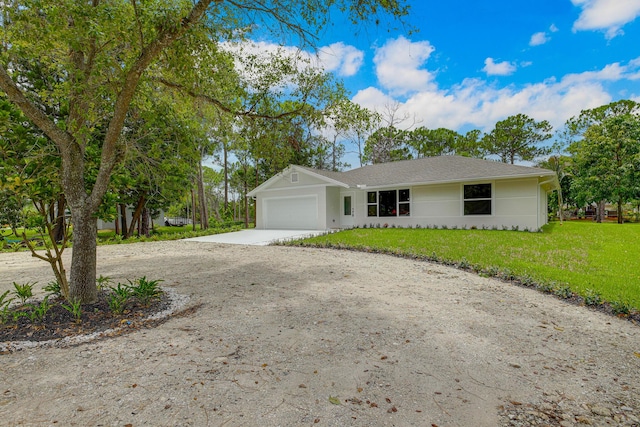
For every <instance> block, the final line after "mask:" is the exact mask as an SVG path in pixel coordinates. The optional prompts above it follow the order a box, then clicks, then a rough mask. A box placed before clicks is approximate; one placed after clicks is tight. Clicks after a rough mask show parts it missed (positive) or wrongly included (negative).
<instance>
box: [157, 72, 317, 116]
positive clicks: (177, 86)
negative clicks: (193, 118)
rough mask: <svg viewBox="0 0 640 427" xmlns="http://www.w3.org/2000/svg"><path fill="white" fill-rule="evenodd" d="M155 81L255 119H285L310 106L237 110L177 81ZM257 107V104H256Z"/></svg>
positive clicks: (227, 111)
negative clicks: (275, 111) (278, 110)
mask: <svg viewBox="0 0 640 427" xmlns="http://www.w3.org/2000/svg"><path fill="white" fill-rule="evenodd" d="M153 80H154V81H156V82H158V83H160V84H163V85H165V86H167V87H169V88H171V89H175V90H177V91H179V92H181V93H183V94H185V95H188V96H190V97H191V98H194V99H198V100H201V101H204V102H206V103H208V104H211V105H214V106H216V107H218V108H219V109H220V110H222V111H224V112H225V113H229V114H232V115H234V116H236V117H249V118H254V119H273V120H277V119H283V118H285V117H289V116H295V115H298V114H300V113H302V112H303V111H304V110H305V108H306V107H308V105H307V104H303V106H302V107H300V108H296V109H295V110H291V111H286V112H284V113H280V114H259V113H256V112H255V110H254V108H253V107H252V108H251V109H249V110H245V111H237V110H234V109H232V108H230V107H228V106H226V105H225V104H223V103H222V102H221V101H220V100H218V99H216V98H213V97H211V96H209V95H205V94H202V93H196V92H194V91H193V90H191V89H187V88H186V87H184V86H182V85H180V84H178V83H175V82H171V81H169V80H166V79H163V78H161V77H160V78H155V79H153ZM254 107H255V106H254Z"/></svg>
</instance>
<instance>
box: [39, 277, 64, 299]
mask: <svg viewBox="0 0 640 427" xmlns="http://www.w3.org/2000/svg"><path fill="white" fill-rule="evenodd" d="M42 289H43V290H44V291H45V292H49V295H53V296H55V297H61V296H62V289H61V288H60V283H58V281H57V280H52V281H51V282H49V283H47V285H46V286H45V287H44V288H42Z"/></svg>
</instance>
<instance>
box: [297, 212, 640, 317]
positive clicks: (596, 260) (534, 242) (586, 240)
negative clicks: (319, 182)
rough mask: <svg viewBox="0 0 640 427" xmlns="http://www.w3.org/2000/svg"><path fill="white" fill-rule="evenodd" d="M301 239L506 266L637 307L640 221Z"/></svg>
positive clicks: (480, 266)
mask: <svg viewBox="0 0 640 427" xmlns="http://www.w3.org/2000/svg"><path fill="white" fill-rule="evenodd" d="M303 244H310V245H319V246H332V247H336V246H337V247H350V248H355V249H362V250H370V251H381V252H385V253H393V254H399V255H407V256H417V257H423V258H429V259H432V260H438V261H441V262H445V263H449V264H456V265H462V266H464V267H469V268H472V269H474V270H475V271H479V272H490V274H489V275H495V274H496V273H497V272H503V275H505V274H504V272H508V273H507V275H506V276H507V277H517V278H520V279H521V280H522V279H523V278H525V279H526V280H531V281H533V282H535V283H538V284H541V285H542V286H546V287H548V288H549V290H553V289H555V290H560V289H563V288H566V287H568V288H569V289H570V290H571V291H572V292H574V293H576V294H577V295H580V296H583V297H585V296H589V297H590V298H589V301H592V300H593V299H594V298H593V297H594V296H599V297H601V298H602V299H603V300H605V301H607V302H609V303H612V304H618V305H622V306H623V308H624V307H625V306H626V307H628V308H633V309H635V310H640V224H623V225H620V224H613V223H603V224H596V223H592V222H578V221H575V222H565V223H564V224H560V223H557V222H554V223H551V224H548V225H546V226H545V227H544V228H543V230H542V232H540V233H528V232H517V231H492V230H435V229H398V228H396V229H389V228H387V229H353V230H347V231H342V232H339V233H333V234H328V235H324V236H318V237H314V238H310V239H306V240H305V241H304V243H303ZM565 293H566V292H565ZM585 300H586V299H585ZM596 300H598V299H597V298H596Z"/></svg>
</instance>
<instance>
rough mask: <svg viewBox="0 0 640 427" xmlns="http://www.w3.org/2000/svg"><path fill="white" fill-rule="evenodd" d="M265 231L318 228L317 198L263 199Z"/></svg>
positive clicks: (311, 196)
mask: <svg viewBox="0 0 640 427" xmlns="http://www.w3.org/2000/svg"><path fill="white" fill-rule="evenodd" d="M262 207H263V212H262V214H263V218H264V227H265V228H267V229H293V230H315V229H316V228H317V227H318V197H317V196H316V195H304V196H295V197H272V198H265V199H263V203H262Z"/></svg>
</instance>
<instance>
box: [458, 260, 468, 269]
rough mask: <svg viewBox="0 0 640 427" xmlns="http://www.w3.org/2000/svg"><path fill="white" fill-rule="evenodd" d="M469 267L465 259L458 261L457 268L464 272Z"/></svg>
mask: <svg viewBox="0 0 640 427" xmlns="http://www.w3.org/2000/svg"><path fill="white" fill-rule="evenodd" d="M469 267H470V264H469V261H467V259H466V258H462V259H461V260H460V262H459V263H458V268H460V269H463V270H466V269H467V268H469Z"/></svg>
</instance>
